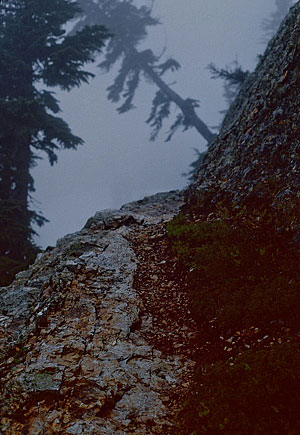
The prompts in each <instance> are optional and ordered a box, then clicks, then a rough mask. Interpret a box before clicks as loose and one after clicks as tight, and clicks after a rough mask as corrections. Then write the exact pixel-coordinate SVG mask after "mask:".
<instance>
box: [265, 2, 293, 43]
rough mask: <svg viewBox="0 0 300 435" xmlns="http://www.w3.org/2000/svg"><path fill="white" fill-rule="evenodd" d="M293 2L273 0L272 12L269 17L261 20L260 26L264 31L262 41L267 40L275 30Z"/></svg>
mask: <svg viewBox="0 0 300 435" xmlns="http://www.w3.org/2000/svg"><path fill="white" fill-rule="evenodd" d="M294 3H295V0H275V11H274V12H272V14H271V15H270V18H266V19H265V20H263V22H262V26H261V27H262V30H263V32H264V38H263V42H268V41H269V40H270V39H271V38H272V36H273V35H274V34H275V33H276V32H277V30H278V27H279V25H280V23H281V21H282V20H283V18H284V17H285V16H286V14H287V13H288V10H289V8H290V7H291V6H292V5H293V4H294Z"/></svg>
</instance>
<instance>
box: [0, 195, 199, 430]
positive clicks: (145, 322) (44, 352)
mask: <svg viewBox="0 0 300 435" xmlns="http://www.w3.org/2000/svg"><path fill="white" fill-rule="evenodd" d="M181 204H182V195H181V194H180V193H178V192H170V193H168V194H158V195H155V196H154V197H150V198H146V199H145V200H143V201H138V202H135V203H131V204H128V205H125V206H123V207H122V209H121V210H119V211H104V212H101V213H97V214H96V215H95V217H93V218H91V219H90V220H89V221H88V222H87V224H86V226H85V228H84V229H83V230H82V231H80V232H77V233H75V234H72V235H68V236H66V237H64V238H63V239H61V240H60V241H59V242H58V244H57V246H56V248H55V249H53V250H52V251H50V252H45V253H44V254H42V255H40V258H39V259H38V260H37V261H36V263H35V264H34V265H33V266H32V267H31V268H30V269H29V271H26V272H23V273H21V274H19V275H18V277H17V279H16V281H15V282H14V283H13V284H12V285H11V286H10V287H8V288H2V289H1V290H0V307H1V308H0V346H1V365H0V368H1V378H2V381H1V390H2V392H1V397H2V399H1V416H2V418H1V429H2V431H3V433H6V434H14V435H15V434H24V433H29V434H39V433H66V434H81V433H82V434H99V433H101V434H127V433H130V434H147V433H167V432H168V428H169V426H170V424H171V423H170V416H171V414H172V410H170V409H169V408H168V403H169V402H170V395H172V392H173V391H174V390H176V388H178V386H179V385H180V383H181V382H182V379H184V377H185V375H186V372H187V370H189V369H190V368H191V366H193V363H192V362H191V361H189V360H188V359H184V358H181V357H180V356H175V355H170V356H167V357H166V356H164V355H163V354H162V352H161V351H159V350H157V349H156V348H155V347H153V345H150V344H149V343H148V342H147V340H146V339H145V338H144V336H143V329H147V328H149V322H150V323H151V316H149V315H146V316H145V314H144V309H143V303H142V300H141V299H140V297H139V296H138V294H137V292H136V291H135V289H134V286H133V279H134V274H135V272H136V268H137V258H136V255H135V252H134V250H133V249H132V247H131V245H130V237H131V235H132V234H134V233H136V232H137V231H139V229H140V228H142V227H147V226H149V225H153V224H156V223H159V222H162V221H168V220H169V219H170V218H171V217H172V216H173V215H174V214H175V213H176V212H177V211H178V209H179V207H180V206H181Z"/></svg>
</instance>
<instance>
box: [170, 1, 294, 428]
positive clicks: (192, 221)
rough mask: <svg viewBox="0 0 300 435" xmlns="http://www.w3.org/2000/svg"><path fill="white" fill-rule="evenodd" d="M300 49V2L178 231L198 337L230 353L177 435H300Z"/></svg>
mask: <svg viewBox="0 0 300 435" xmlns="http://www.w3.org/2000/svg"><path fill="white" fill-rule="evenodd" d="M299 48H300V2H298V3H297V4H296V5H295V6H294V7H293V8H291V10H290V13H289V14H288V16H287V17H286V19H285V20H284V21H283V23H282V25H281V27H280V29H279V31H278V33H277V35H275V37H274V38H273V39H272V40H271V41H270V43H269V45H268V47H267V50H266V52H265V54H264V55H263V56H262V57H261V58H260V60H259V63H258V66H257V68H256V70H255V71H254V73H252V74H251V75H250V76H249V77H248V78H247V80H246V82H245V83H244V85H243V87H242V89H241V91H240V93H239V95H238V97H237V99H236V101H235V102H234V103H233V104H232V106H231V108H230V110H229V112H228V114H227V116H226V118H225V119H224V122H223V126H222V129H221V132H220V135H219V136H218V137H217V138H216V140H215V141H214V142H213V143H212V144H211V146H210V148H209V150H208V152H207V154H206V156H205V158H204V161H203V165H202V167H201V168H200V170H199V172H198V174H197V176H196V177H195V180H194V182H193V184H192V186H191V187H190V188H189V189H188V190H187V193H186V205H185V207H184V208H183V212H184V213H183V214H181V215H179V216H177V217H176V218H175V219H173V221H172V222H171V223H170V224H169V226H168V229H169V237H170V240H171V242H172V247H173V251H174V253H175V254H176V256H177V264H178V270H179V272H180V274H181V276H183V277H184V278H183V281H184V283H185V288H186V289H187V291H188V294H189V298H190V309H191V312H192V314H193V317H194V319H195V321H196V323H197V325H198V328H199V331H200V333H199V335H200V336H201V331H205V332H207V331H208V330H210V331H211V332H210V337H209V338H208V341H209V342H211V343H213V342H214V343H219V344H218V346H219V349H220V353H219V354H217V353H215V355H216V357H215V359H214V361H213V362H211V363H210V364H209V365H203V364H202V363H199V364H198V369H197V370H196V375H195V377H194V385H193V389H192V390H191V391H190V395H188V396H187V397H186V401H185V402H184V403H183V405H182V411H181V412H180V413H179V417H178V425H177V431H175V432H176V433H178V434H191V433H193V434H203V433H209V434H216V433H225V434H249V435H250V434H266V433H267V434H282V433H284V434H297V433H299V427H300V421H299V413H298V410H299V406H300V394H299V391H300V388H299V386H300V372H299V361H300V360H299V357H300V349H299V330H300V321H299V312H300V304H299V300H300V298H299V294H300V254H299V240H300V237H299V235H300V231H299V230H300V207H299V206H300V178H299V158H300V135H299V126H300V111H299V107H300V87H299V84H300V70H299V68H300V51H299ZM221 351H223V354H222V353H221Z"/></svg>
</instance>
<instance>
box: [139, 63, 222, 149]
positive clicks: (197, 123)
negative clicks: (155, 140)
mask: <svg viewBox="0 0 300 435" xmlns="http://www.w3.org/2000/svg"><path fill="white" fill-rule="evenodd" d="M140 65H141V67H142V69H143V70H144V71H145V73H146V74H147V75H148V76H149V77H150V78H151V80H152V81H153V82H154V83H155V84H156V85H157V86H158V88H159V89H160V90H161V91H162V92H163V93H164V94H165V95H166V96H167V97H168V98H169V99H170V100H171V101H173V102H174V103H175V104H176V105H177V106H178V107H179V108H180V110H181V111H182V113H183V114H184V116H185V117H186V118H187V119H188V120H189V122H190V124H192V125H193V126H194V127H195V128H196V130H197V131H198V132H199V133H200V134H201V136H202V137H203V138H204V139H205V140H207V142H208V143H211V142H212V141H213V139H214V138H215V137H216V135H215V134H213V133H212V132H211V131H210V129H209V128H208V126H207V125H206V124H205V123H204V122H203V121H202V119H200V118H199V116H198V115H197V114H196V112H195V110H194V109H193V108H192V107H191V106H190V104H188V103H187V100H184V99H183V98H182V97H181V96H180V95H178V94H177V92H175V91H174V90H173V89H171V88H170V87H169V86H168V85H167V84H166V83H165V82H164V81H163V80H162V79H161V78H160V77H159V75H158V74H157V73H156V72H155V71H154V70H153V68H151V66H150V65H149V64H147V63H146V62H143V61H140Z"/></svg>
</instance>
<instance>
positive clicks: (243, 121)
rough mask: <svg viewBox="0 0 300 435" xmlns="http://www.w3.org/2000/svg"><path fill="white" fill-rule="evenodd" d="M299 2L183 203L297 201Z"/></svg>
mask: <svg viewBox="0 0 300 435" xmlns="http://www.w3.org/2000/svg"><path fill="white" fill-rule="evenodd" d="M299 64H300V2H298V3H297V4H296V5H295V6H294V7H293V8H291V10H290V13H289V14H288V16H287V17H286V19H285V20H284V21H283V23H282V25H281V27H280V29H279V31H278V33H277V35H275V36H274V38H273V39H272V40H271V41H270V43H269V45H268V47H267V49H266V52H265V54H264V55H263V56H261V58H260V61H259V63H258V66H257V68H256V70H255V71H254V72H253V73H252V74H251V75H250V76H249V77H248V78H247V80H246V82H245V84H244V85H243V87H242V89H241V91H240V93H239V95H238V97H237V99H236V100H235V102H234V103H233V104H232V106H231V108H230V110H229V112H228V114H227V116H226V117H225V120H224V122H223V126H222V129H221V132H220V134H219V136H218V137H217V139H216V140H215V141H214V142H213V143H212V144H211V146H210V148H209V150H208V153H207V154H206V157H205V158H204V162H203V165H202V167H201V169H200V171H199V173H198V175H197V177H196V180H195V182H194V184H193V186H192V188H191V189H189V191H188V195H187V199H188V201H189V203H190V204H194V205H195V204H197V203H199V202H200V201H201V198H202V197H203V194H205V195H207V196H208V201H207V202H206V205H208V204H209V203H211V202H213V203H217V202H218V201H220V200H223V199H224V198H229V199H230V200H232V201H233V202H235V203H237V204H239V205H241V204H242V203H245V204H251V203H252V204H254V206H255V203H256V200H257V198H258V199H259V198H266V199H268V198H270V199H271V202H272V201H273V202H274V203H279V204H282V203H283V202H284V203H286V202H287V201H289V200H291V199H292V200H293V201H294V200H295V199H297V198H298V199H299V198H300V178H299V159H300V137H299V126H300V112H299V107H300V94H299V85H300V71H299Z"/></svg>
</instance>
